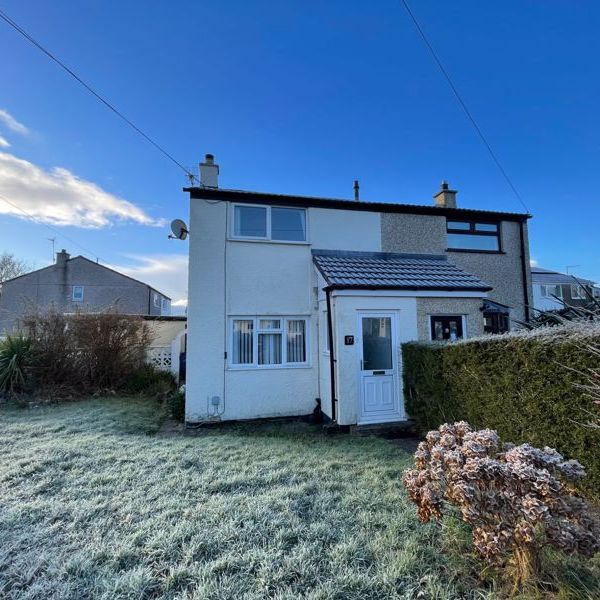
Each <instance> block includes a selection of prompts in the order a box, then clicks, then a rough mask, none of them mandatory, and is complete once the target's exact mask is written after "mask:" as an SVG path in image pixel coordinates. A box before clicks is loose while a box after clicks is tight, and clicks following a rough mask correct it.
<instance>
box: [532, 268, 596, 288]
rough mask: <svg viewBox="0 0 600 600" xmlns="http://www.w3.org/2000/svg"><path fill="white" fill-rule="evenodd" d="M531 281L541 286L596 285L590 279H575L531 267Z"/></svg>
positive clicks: (570, 276) (563, 274)
mask: <svg viewBox="0 0 600 600" xmlns="http://www.w3.org/2000/svg"><path fill="white" fill-rule="evenodd" d="M531 281H532V282H533V283H541V284H553V283H554V284H557V285H558V284H562V283H564V284H567V285H571V284H575V285H576V284H578V283H581V284H584V285H592V286H593V285H594V282H593V281H591V280H589V279H583V278H582V277H574V276H573V275H566V274H565V273H559V272H558V271H550V270H549V269H542V267H531Z"/></svg>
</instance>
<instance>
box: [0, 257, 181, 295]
mask: <svg viewBox="0 0 600 600" xmlns="http://www.w3.org/2000/svg"><path fill="white" fill-rule="evenodd" d="M75 260H84V261H86V262H87V263H89V264H90V265H93V266H94V267H99V268H101V269H106V270H107V271H111V272H113V273H116V274H117V275H120V276H121V277H125V279H129V280H130V281H135V283H140V284H142V285H145V286H146V287H148V288H150V289H151V290H152V291H154V292H158V293H159V294H160V295H161V296H162V297H163V298H166V299H167V300H172V298H170V297H169V296H167V295H166V294H163V292H161V291H160V290H157V289H156V288H155V287H153V286H151V285H150V284H148V283H146V282H145V281H141V280H140V279H136V278H135V277H130V276H129V275H125V273H121V271H117V270H116V269H113V268H112V267H107V266H106V265H103V264H101V263H99V262H96V261H93V260H90V259H89V258H86V257H85V256H82V255H81V254H78V255H77V256H70V257H69V258H68V259H67V261H66V262H73V261H75ZM55 266H56V264H55V263H53V264H51V265H48V266H47V267H41V268H40V269H34V270H33V271H27V273H22V274H21V275H17V276H16V277H11V278H10V279H5V280H4V281H2V282H0V288H1V287H2V286H3V285H4V284H7V283H12V282H13V281H16V280H17V279H23V278H25V277H27V276H28V275H31V274H32V273H38V272H40V271H49V270H50V269H53V268H54V267H55Z"/></svg>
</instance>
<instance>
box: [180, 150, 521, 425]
mask: <svg viewBox="0 0 600 600" xmlns="http://www.w3.org/2000/svg"><path fill="white" fill-rule="evenodd" d="M200 172H201V186H199V187H193V188H186V191H187V192H189V194H190V224H189V230H190V236H189V240H190V247H189V252H190V260H189V288H188V289H189V304H188V346H187V384H186V420H187V421H188V422H190V423H198V422H203V421H212V420H217V419H220V420H237V419H256V418H269V417H283V416H300V415H307V414H310V413H312V412H313V410H314V409H315V406H316V405H317V402H320V405H321V408H322V410H323V413H324V414H325V416H326V418H328V419H331V420H332V421H334V422H336V423H338V424H339V425H351V424H367V423H385V422H395V421H403V420H405V419H406V418H407V415H406V412H405V410H404V399H403V390H402V356H401V351H400V346H401V344H402V343H403V342H406V341H410V340H432V339H433V340H436V339H437V340H442V339H447V340H453V339H458V338H461V337H469V336H474V335H480V334H483V333H484V331H489V332H494V331H503V330H506V329H507V328H508V327H509V326H510V325H509V324H510V322H511V320H512V319H515V320H524V319H527V318H528V306H529V305H530V303H531V275H530V271H529V251H528V243H527V219H528V218H529V215H524V214H516V213H505V212H490V211H479V210H469V209H459V208H456V192H455V191H453V190H450V189H448V186H447V184H443V186H442V189H441V190H440V192H438V193H437V194H436V195H435V197H434V198H435V203H434V204H432V205H430V206H423V205H408V204H391V203H389V204H388V203H375V202H362V201H360V202H359V201H352V200H332V199H326V198H309V197H301V196H291V195H279V194H263V193H257V192H245V191H237V190H229V189H222V188H219V187H218V172H219V170H218V166H217V165H216V164H214V160H213V157H212V156H211V155H207V157H206V160H205V162H204V163H202V164H201V165H200Z"/></svg>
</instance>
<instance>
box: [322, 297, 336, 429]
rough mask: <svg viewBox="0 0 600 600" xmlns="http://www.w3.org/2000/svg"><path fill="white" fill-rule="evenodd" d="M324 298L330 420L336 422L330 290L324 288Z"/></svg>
mask: <svg viewBox="0 0 600 600" xmlns="http://www.w3.org/2000/svg"><path fill="white" fill-rule="evenodd" d="M325 297H326V298H327V335H328V336H329V369H330V378H331V420H332V421H334V422H335V420H336V410H335V409H336V405H337V398H336V397H335V356H334V351H333V347H334V343H333V320H332V315H331V290H330V289H329V288H325Z"/></svg>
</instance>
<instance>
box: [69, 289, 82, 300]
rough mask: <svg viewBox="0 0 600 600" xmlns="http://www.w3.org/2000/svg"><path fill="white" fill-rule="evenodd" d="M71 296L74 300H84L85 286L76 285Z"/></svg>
mask: <svg viewBox="0 0 600 600" xmlns="http://www.w3.org/2000/svg"><path fill="white" fill-rule="evenodd" d="M71 297H72V298H73V302H83V286H82V285H74V286H73V294H72V296H71Z"/></svg>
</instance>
